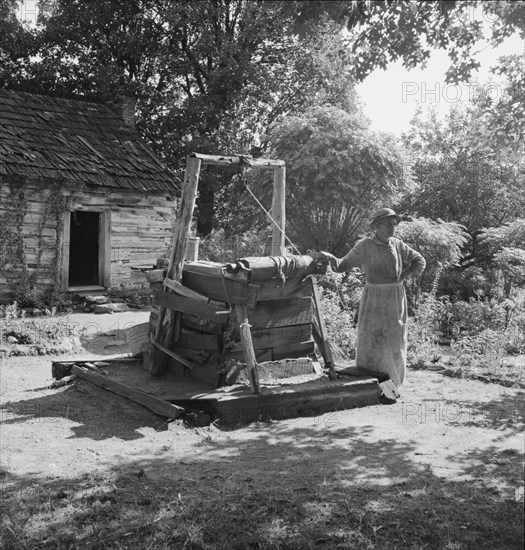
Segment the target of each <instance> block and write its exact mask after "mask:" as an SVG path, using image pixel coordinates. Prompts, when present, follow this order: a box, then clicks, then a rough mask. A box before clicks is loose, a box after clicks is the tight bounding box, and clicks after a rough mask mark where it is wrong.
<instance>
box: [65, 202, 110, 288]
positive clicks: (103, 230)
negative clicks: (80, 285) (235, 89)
mask: <svg viewBox="0 0 525 550" xmlns="http://www.w3.org/2000/svg"><path fill="white" fill-rule="evenodd" d="M78 211H81V212H96V213H97V214H100V217H99V227H98V281H99V285H100V286H101V287H104V288H109V287H110V286H111V210H110V209H107V208H101V207H91V206H76V207H75V208H74V209H72V210H69V211H68V212H65V213H64V228H63V235H62V291H63V292H68V290H69V248H70V246H71V213H72V212H78Z"/></svg>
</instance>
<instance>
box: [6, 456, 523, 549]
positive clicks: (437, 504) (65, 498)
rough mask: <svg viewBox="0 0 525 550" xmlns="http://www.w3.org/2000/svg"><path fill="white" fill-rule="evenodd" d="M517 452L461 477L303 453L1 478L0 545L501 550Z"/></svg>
mask: <svg viewBox="0 0 525 550" xmlns="http://www.w3.org/2000/svg"><path fill="white" fill-rule="evenodd" d="M520 464H521V458H520V456H519V455H518V454H517V453H514V452H512V451H508V452H501V453H499V454H498V455H497V456H494V457H490V458H487V460H486V464H484V466H483V467H482V468H481V469H480V470H479V471H478V472H476V480H475V481H470V482H467V481H464V482H450V481H446V480H443V479H438V478H436V477H435V476H433V475H432V474H430V473H426V474H425V473H420V474H419V475H418V476H415V477H414V476H411V478H410V479H407V480H403V481H397V482H396V481H393V482H392V483H390V484H374V483H371V482H368V483H366V484H364V483H362V482H359V481H356V480H354V479H351V478H346V477H345V475H344V472H343V471H341V470H339V471H338V470H335V471H333V472H332V473H331V474H330V475H326V473H325V474H324V475H320V473H319V471H318V469H317V468H312V469H309V468H308V464H307V463H302V462H298V464H297V465H296V466H297V468H296V471H295V472H290V473H288V474H286V475H285V474H284V473H283V472H282V470H281V468H282V465H275V464H274V465H271V464H267V466H266V467H265V468H260V469H258V470H254V468H253V467H250V465H249V464H247V465H246V468H241V469H236V468H234V467H233V466H230V465H221V464H216V466H214V467H213V466H212V467H210V464H209V463H207V464H195V463H194V464H187V463H185V462H183V463H182V464H181V463H180V462H179V463H173V464H168V463H165V462H150V463H146V464H144V463H137V464H135V465H134V466H131V467H129V466H128V467H127V470H126V471H125V472H122V471H120V472H119V471H114V472H112V473H111V474H107V475H100V474H94V475H91V476H90V475H85V476H84V477H83V478H82V479H75V480H71V481H64V480H61V481H57V480H56V479H55V480H50V481H47V482H38V481H36V480H26V481H21V480H18V482H17V481H10V480H9V479H6V480H5V481H4V484H3V495H2V496H3V503H4V504H5V506H4V513H3V515H2V524H1V532H0V536H1V538H0V541H1V542H0V547H1V548H9V549H11V550H21V549H26V548H39V549H45V548H49V549H51V548H53V549H57V548H83V549H84V548H92V549H101V550H102V549H115V550H116V549H123V548H133V549H146V548H148V549H149V548H155V549H158V550H161V549H166V550H167V549H172V548H180V549H183V548H187V549H209V550H222V549H224V550H230V549H243V550H244V549H249V548H258V549H260V548H263V549H297V550H305V549H310V548H311V549H313V548H326V549H336V548H341V549H348V548H352V549H355V550H372V549H384V550H394V549H396V548H398V549H414V550H416V549H417V550H425V549H436V550H437V549H439V550H443V549H447V550H457V549H463V548H464V549H467V548H479V549H491V550H494V549H502V550H503V549H505V550H512V549H518V548H522V547H523V491H522V490H521V492H520V491H518V490H516V489H515V487H517V485H516V484H517V483H522V481H520V480H519V468H520ZM513 488H514V489H513Z"/></svg>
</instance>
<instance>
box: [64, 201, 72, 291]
mask: <svg viewBox="0 0 525 550" xmlns="http://www.w3.org/2000/svg"><path fill="white" fill-rule="evenodd" d="M70 244H71V211H69V210H68V211H67V212H64V229H63V238H62V292H67V291H68V289H69V251H70Z"/></svg>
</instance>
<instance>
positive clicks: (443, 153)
mask: <svg viewBox="0 0 525 550" xmlns="http://www.w3.org/2000/svg"><path fill="white" fill-rule="evenodd" d="M480 112H481V111H480V108H479V106H478V105H475V104H471V105H469V106H468V107H464V106H457V107H454V108H453V109H451V111H450V113H449V114H448V115H447V116H446V117H445V119H444V120H440V119H439V118H438V116H437V115H436V113H431V114H430V115H429V116H428V118H423V117H422V115H421V114H419V115H418V116H416V118H415V120H414V121H413V122H412V127H411V130H410V132H409V133H408V134H407V135H406V136H405V137H404V142H405V146H406V147H407V149H408V151H409V156H410V158H411V161H412V171H413V177H414V181H415V186H414V187H413V188H412V189H411V190H410V191H409V192H408V193H407V194H406V195H405V197H404V198H403V200H402V201H401V208H404V209H406V210H407V211H410V212H412V213H414V214H415V215H416V216H424V217H427V218H431V219H438V218H441V219H443V220H445V221H455V222H458V223H461V224H462V225H464V226H466V228H467V230H468V232H469V233H470V235H471V236H472V237H473V238H474V245H475V244H476V239H475V237H476V235H477V233H478V232H479V231H480V230H481V229H482V228H483V227H487V226H493V227H498V226H501V225H502V224H504V223H506V222H509V221H512V220H513V219H515V218H516V217H517V216H519V215H520V213H521V212H522V210H523V208H524V207H525V181H524V176H523V172H522V169H523V164H520V163H517V161H516V159H515V157H514V156H512V155H509V154H507V153H506V152H505V151H500V150H498V149H497V148H494V147H491V146H489V145H488V144H480V143H479V142H478V141H477V139H476V136H477V135H479V133H480V132H481V131H482V128H483V124H484V120H483V117H482V116H481V115H480Z"/></svg>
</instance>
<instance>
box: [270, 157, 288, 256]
mask: <svg viewBox="0 0 525 550" xmlns="http://www.w3.org/2000/svg"><path fill="white" fill-rule="evenodd" d="M285 178H286V168H285V167H284V166H275V167H274V169H273V199H272V218H273V219H274V220H275V221H276V222H277V226H278V227H276V226H275V225H274V224H272V226H273V232H272V254H271V255H272V256H283V255H284V251H285V238H284V235H285V233H284V231H285V225H286V210H285Z"/></svg>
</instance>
